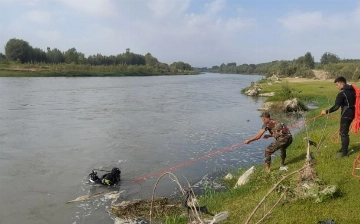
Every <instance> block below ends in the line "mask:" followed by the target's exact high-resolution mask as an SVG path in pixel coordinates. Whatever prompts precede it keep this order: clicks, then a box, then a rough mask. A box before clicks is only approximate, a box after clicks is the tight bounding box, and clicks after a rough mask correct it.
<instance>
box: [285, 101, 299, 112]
mask: <svg viewBox="0 0 360 224" xmlns="http://www.w3.org/2000/svg"><path fill="white" fill-rule="evenodd" d="M299 109H301V108H300V107H299V101H298V99H296V98H294V99H291V100H285V101H284V111H286V112H293V111H298V110H299Z"/></svg>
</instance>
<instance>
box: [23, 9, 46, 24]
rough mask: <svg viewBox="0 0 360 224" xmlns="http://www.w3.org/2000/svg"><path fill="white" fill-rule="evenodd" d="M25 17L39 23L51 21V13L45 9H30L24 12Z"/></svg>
mask: <svg viewBox="0 0 360 224" xmlns="http://www.w3.org/2000/svg"><path fill="white" fill-rule="evenodd" d="M26 18H27V19H28V20H30V21H32V22H35V23H40V24H49V23H50V22H51V14H50V13H49V12H45V11H37V10H34V11H30V12H28V13H27V14H26Z"/></svg>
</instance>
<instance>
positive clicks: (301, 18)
mask: <svg viewBox="0 0 360 224" xmlns="http://www.w3.org/2000/svg"><path fill="white" fill-rule="evenodd" d="M278 21H279V22H280V23H281V24H282V25H283V26H284V27H285V28H286V29H288V30H291V31H296V32H302V31H305V30H309V29H314V28H317V27H321V26H324V25H325V24H326V23H325V21H324V18H323V16H322V13H321V12H309V13H298V14H295V15H291V16H289V17H287V18H284V19H279V20H278Z"/></svg>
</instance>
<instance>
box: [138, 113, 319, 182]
mask: <svg viewBox="0 0 360 224" xmlns="http://www.w3.org/2000/svg"><path fill="white" fill-rule="evenodd" d="M321 116H322V115H321V114H320V115H317V116H315V117H313V118H310V119H307V120H305V121H301V122H299V123H297V124H294V125H291V126H290V127H289V129H294V128H296V127H299V126H300V125H303V124H305V123H307V122H309V121H311V120H315V119H316V118H319V117H321ZM244 144H245V143H243V142H241V143H237V144H235V145H231V146H229V147H226V148H223V149H220V150H218V151H215V152H211V153H209V154H206V155H204V156H201V157H199V158H195V159H191V160H189V161H187V162H184V163H180V164H178V165H175V166H172V167H169V168H166V169H163V170H159V171H157V172H154V173H151V174H148V175H146V176H143V177H139V178H137V179H135V180H134V182H139V181H142V180H145V179H148V178H151V177H154V176H157V175H161V174H163V173H166V172H170V171H172V170H175V169H178V168H180V167H183V166H186V165H189V164H191V163H195V162H197V161H200V160H203V159H206V158H209V157H211V156H214V155H217V154H220V153H223V152H226V151H229V150H232V149H235V148H239V147H240V146H242V145H244Z"/></svg>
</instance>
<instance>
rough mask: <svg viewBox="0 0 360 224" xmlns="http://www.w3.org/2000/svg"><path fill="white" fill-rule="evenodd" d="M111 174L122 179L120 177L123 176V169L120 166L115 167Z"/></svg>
mask: <svg viewBox="0 0 360 224" xmlns="http://www.w3.org/2000/svg"><path fill="white" fill-rule="evenodd" d="M111 174H112V175H114V176H115V177H116V180H117V181H120V178H121V171H120V169H119V168H117V167H114V168H113V169H112V170H111Z"/></svg>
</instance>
